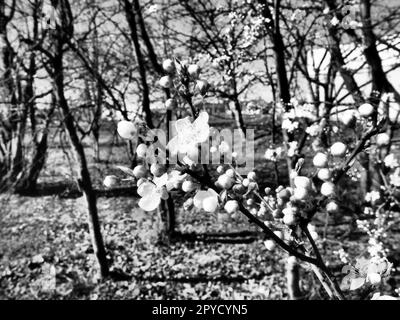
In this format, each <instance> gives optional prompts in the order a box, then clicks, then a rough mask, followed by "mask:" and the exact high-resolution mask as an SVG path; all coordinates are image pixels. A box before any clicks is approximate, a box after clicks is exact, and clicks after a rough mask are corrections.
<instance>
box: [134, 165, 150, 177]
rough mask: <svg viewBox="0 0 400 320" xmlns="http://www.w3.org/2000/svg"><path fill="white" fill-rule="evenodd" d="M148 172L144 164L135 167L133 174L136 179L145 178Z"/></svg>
mask: <svg viewBox="0 0 400 320" xmlns="http://www.w3.org/2000/svg"><path fill="white" fill-rule="evenodd" d="M146 174H147V169H146V167H145V166H143V165H141V164H140V165H138V166H136V167H135V168H133V175H134V176H135V177H136V179H140V178H144V177H145V176H146Z"/></svg>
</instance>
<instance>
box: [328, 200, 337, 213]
mask: <svg viewBox="0 0 400 320" xmlns="http://www.w3.org/2000/svg"><path fill="white" fill-rule="evenodd" d="M326 211H327V212H328V213H336V212H338V211H339V206H338V204H337V203H336V202H335V201H330V202H329V203H328V204H327V205H326Z"/></svg>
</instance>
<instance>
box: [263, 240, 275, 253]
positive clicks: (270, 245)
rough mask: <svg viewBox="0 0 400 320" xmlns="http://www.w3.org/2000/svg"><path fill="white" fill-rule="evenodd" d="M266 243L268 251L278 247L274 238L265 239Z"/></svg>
mask: <svg viewBox="0 0 400 320" xmlns="http://www.w3.org/2000/svg"><path fill="white" fill-rule="evenodd" d="M264 245H265V247H266V248H267V250H268V251H272V250H274V249H275V247H276V244H275V241H273V240H265V241H264Z"/></svg>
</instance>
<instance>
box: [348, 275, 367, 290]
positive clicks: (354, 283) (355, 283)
mask: <svg viewBox="0 0 400 320" xmlns="http://www.w3.org/2000/svg"><path fill="white" fill-rule="evenodd" d="M364 283H365V279H364V278H354V279H351V283H350V290H357V289H359V288H361V287H362V286H363V285H364Z"/></svg>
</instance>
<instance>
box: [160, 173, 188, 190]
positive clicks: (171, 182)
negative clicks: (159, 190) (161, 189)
mask: <svg viewBox="0 0 400 320" xmlns="http://www.w3.org/2000/svg"><path fill="white" fill-rule="evenodd" d="M186 177H187V173H185V174H181V172H180V171H178V170H172V171H171V172H170V173H168V180H167V182H166V183H165V186H166V188H167V190H168V191H171V190H172V189H178V188H179V185H180V184H181V183H183V181H184V180H185V179H186ZM161 178H163V179H165V175H163V176H162V177H161Z"/></svg>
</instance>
